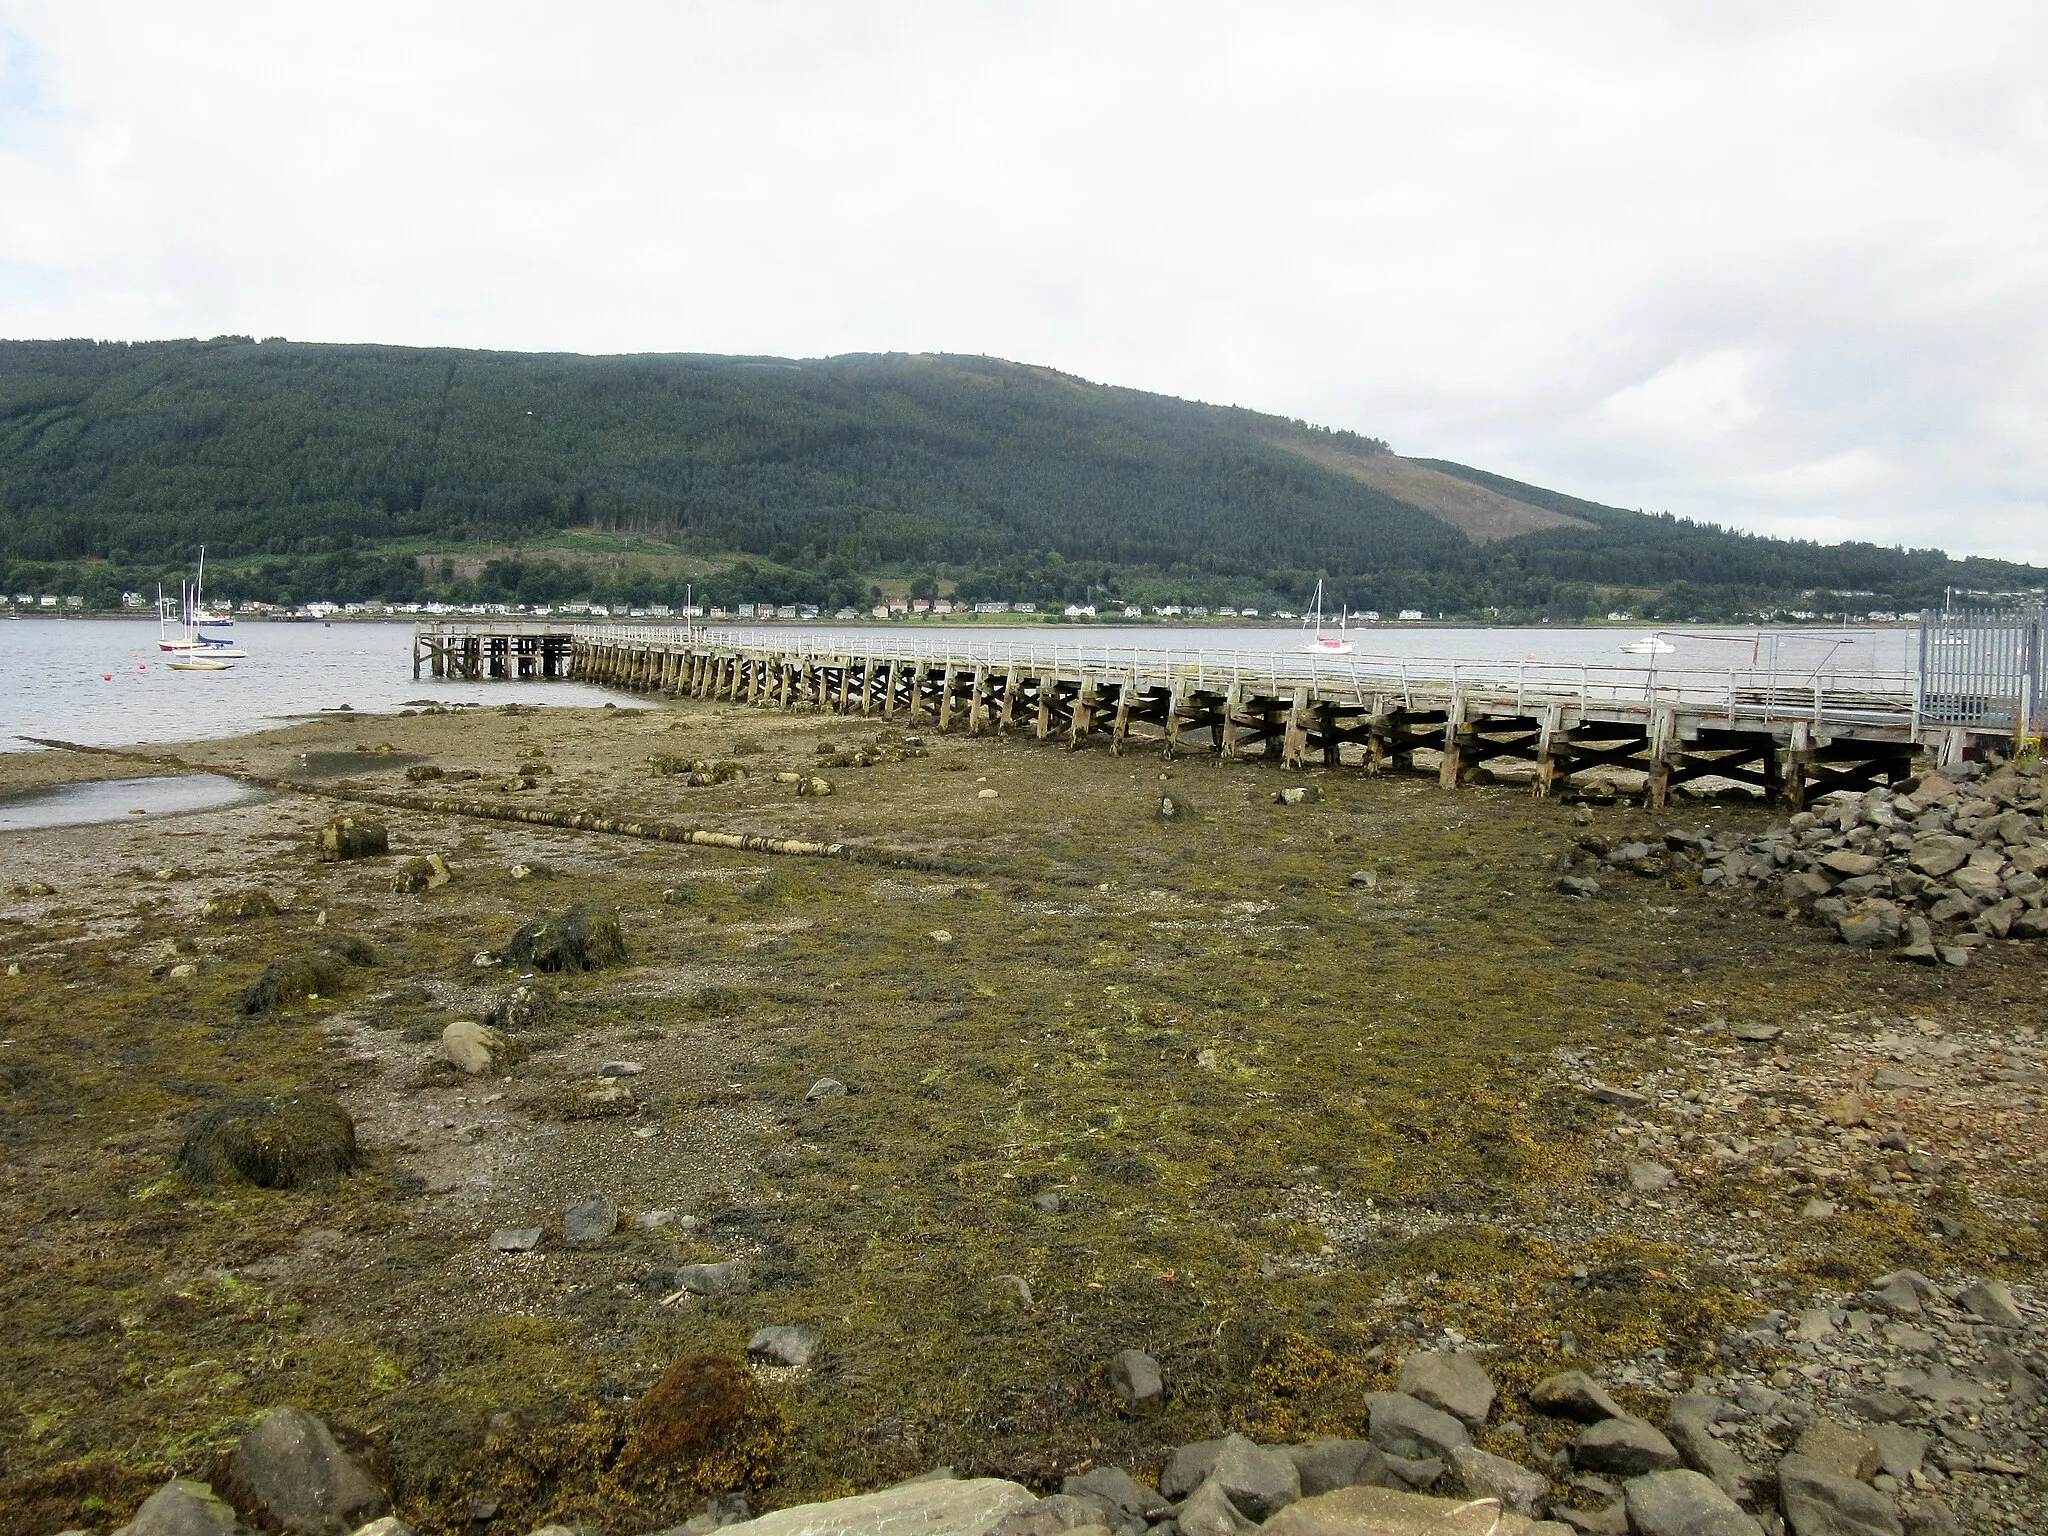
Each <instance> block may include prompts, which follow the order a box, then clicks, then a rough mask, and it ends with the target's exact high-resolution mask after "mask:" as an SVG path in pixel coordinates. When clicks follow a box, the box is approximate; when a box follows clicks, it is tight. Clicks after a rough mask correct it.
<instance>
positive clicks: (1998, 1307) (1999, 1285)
mask: <svg viewBox="0 0 2048 1536" xmlns="http://www.w3.org/2000/svg"><path fill="white" fill-rule="evenodd" d="M1956 1305H1957V1306H1959V1307H1962V1308H1964V1309H1965V1310H1966V1311H1968V1312H1969V1313H1970V1314H1971V1315H1972V1316H1973V1317H1979V1318H1982V1319H1983V1320H1984V1321H1985V1322H1987V1323H1990V1324H1992V1325H1993V1326H1995V1327H1999V1328H2019V1327H2023V1326H2025V1324H2026V1319H2025V1318H2024V1317H2022V1316H2021V1315H2020V1309H2019V1305H2018V1303H2017V1302H2015V1301H2014V1300H2013V1296H2012V1288H2011V1287H2010V1286H2008V1285H2007V1284H2006V1283H2005V1282H2004V1281H2003V1280H1979V1281H1977V1282H1976V1283H1975V1284H1974V1285H1969V1286H1965V1287H1964V1288H1963V1289H1962V1290H1961V1291H1960V1292H1959V1293H1957V1295H1956Z"/></svg>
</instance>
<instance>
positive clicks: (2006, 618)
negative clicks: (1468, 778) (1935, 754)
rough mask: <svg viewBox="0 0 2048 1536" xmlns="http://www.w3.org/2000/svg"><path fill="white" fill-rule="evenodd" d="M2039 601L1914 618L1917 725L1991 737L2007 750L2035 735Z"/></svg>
mask: <svg viewBox="0 0 2048 1536" xmlns="http://www.w3.org/2000/svg"><path fill="white" fill-rule="evenodd" d="M2043 630H2044V610H2043V607H2042V605H2041V604H2040V603H2028V604H2025V605H2023V606H2021V607H2018V608H1952V609H1949V610H1946V611H1944V612H1941V613H1936V612H1935V611H1934V610H1933V609H1931V608H1930V609H1927V610H1925V611H1923V612H1922V613H1921V615H1920V694H1919V711H1920V719H1921V721H1922V722H1923V723H1925V724H1928V725H1952V726H1960V727H1963V728H1965V729H1969V730H1976V731H1998V732H2001V733H2004V734H2008V735H2010V736H2011V737H2012V738H2013V741H2014V745H2015V746H2021V745H2024V744H2025V742H2026V740H2027V739H2029V738H2032V739H2035V740H2038V739H2039V738H2040V736H2041V730H2042V710H2043V702H2042V681H2043V668H2044V662H2048V645H2044V634H2043Z"/></svg>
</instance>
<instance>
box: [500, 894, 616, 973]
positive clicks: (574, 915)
mask: <svg viewBox="0 0 2048 1536" xmlns="http://www.w3.org/2000/svg"><path fill="white" fill-rule="evenodd" d="M506 954H507V956H508V957H509V958H510V959H511V960H512V961H513V962H514V963H515V964H518V965H523V966H531V967H532V968H533V969H534V970H536V971H596V970H602V969H603V968H604V967H606V966H609V965H621V964H623V963H624V962H625V960H626V939H625V935H624V934H623V933H622V932H621V931H620V928H619V915H618V913H616V912H612V911H608V910H606V909H604V908H601V907H592V906H590V905H589V904H588V903H584V902H579V903H577V904H576V905H575V906H573V907H571V908H570V909H569V910H568V911H566V912H561V913H557V914H556V915H554V916H552V917H539V918H535V919H534V920H533V921H532V922H530V923H528V924H526V925H525V926H524V927H522V928H521V929H520V930H519V931H518V932H517V933H515V934H513V935H512V942H511V944H510V945H509V946H507V948H506Z"/></svg>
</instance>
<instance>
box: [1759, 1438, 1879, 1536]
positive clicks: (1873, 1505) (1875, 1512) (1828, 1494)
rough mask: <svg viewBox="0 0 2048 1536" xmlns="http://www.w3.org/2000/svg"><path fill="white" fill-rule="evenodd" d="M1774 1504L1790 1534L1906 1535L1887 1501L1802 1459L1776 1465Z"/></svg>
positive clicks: (1803, 1535)
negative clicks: (1782, 1514)
mask: <svg viewBox="0 0 2048 1536" xmlns="http://www.w3.org/2000/svg"><path fill="white" fill-rule="evenodd" d="M1778 1505H1779V1508H1781V1509H1782V1510H1783V1511H1784V1512H1785V1524H1786V1525H1787V1526H1788V1527H1790V1529H1791V1532H1792V1536H1905V1533H1904V1529H1903V1528H1902V1527H1901V1526H1900V1524H1899V1516H1898V1511H1897V1510H1896V1509H1895V1508H1894V1507H1893V1504H1892V1501H1891V1500H1890V1499H1888V1498H1886V1497H1885V1496H1884V1495H1883V1494H1881V1493H1879V1492H1878V1491H1877V1490H1876V1489H1875V1488H1872V1487H1870V1486H1869V1485H1867V1484H1865V1483H1860V1482H1858V1481H1857V1480H1856V1479H1855V1478H1853V1477H1843V1476H1841V1475H1840V1474H1838V1473H1834V1472H1830V1471H1829V1470H1828V1469H1827V1468H1826V1467H1823V1466H1821V1465H1820V1464H1819V1463H1818V1462H1815V1461H1809V1460H1808V1459H1807V1458H1806V1457H1804V1456H1787V1457H1786V1458H1785V1459H1784V1460H1783V1461H1781V1462H1779V1463H1778Z"/></svg>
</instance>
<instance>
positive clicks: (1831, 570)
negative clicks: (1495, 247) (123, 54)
mask: <svg viewBox="0 0 2048 1536" xmlns="http://www.w3.org/2000/svg"><path fill="white" fill-rule="evenodd" d="M576 530H604V531H607V532H610V533H615V534H622V535H635V536H638V541H637V542H635V543H634V544H633V547H635V548H638V549H643V550H644V549H648V548H654V549H669V550H672V551H673V552H674V553H675V555H676V557H677V559H676V563H675V568H674V570H672V571H671V570H667V569H666V568H664V567H663V566H662V565H661V563H660V562H659V561H658V560H657V561H654V562H652V563H650V562H648V561H645V560H643V561H640V562H639V563H638V564H637V565H636V566H635V567H634V573H633V575H632V577H631V579H632V581H634V582H635V583H637V584H638V587H639V589H640V590H641V591H642V592H644V593H645V594H646V595H650V596H655V595H659V596H667V595H669V593H668V591H667V587H666V585H665V583H670V582H673V581H678V580H681V579H682V578H683V576H684V575H686V574H694V576H695V578H696V580H697V584H698V588H699V591H700V592H706V591H708V593H709V595H710V596H711V597H712V598H713V599H714V600H717V599H719V598H720V597H721V596H731V597H735V598H739V597H756V598H763V597H773V598H776V599H777V600H783V601H790V600H798V599H801V598H804V597H809V598H810V599H811V600H815V601H821V602H828V603H834V604H837V603H840V602H852V601H860V600H863V599H865V598H866V597H867V596H868V595H870V594H871V593H872V591H873V590H874V587H875V586H876V585H877V584H879V583H886V582H891V581H894V582H897V583H900V582H901V580H902V578H903V577H905V576H906V575H912V576H920V577H922V579H923V580H925V581H926V582H928V583H929V582H933V581H936V582H939V583H941V584H943V585H944V586H946V587H948V588H950V589H956V590H958V591H959V592H960V593H961V594H962V595H965V596H983V595H986V596H1002V597H1007V598H1033V599H1044V598H1063V599H1072V598H1078V597H1084V596H1088V595H1090V594H1093V595H1095V596H1096V597H1097V598H1098V599H1099V598H1101V597H1104V596H1107V595H1110V594H1119V595H1126V596H1131V597H1138V598H1149V599H1151V600H1155V601H1156V600H1160V599H1163V598H1168V597H1179V598H1183V599H1185V600H1189V601H1204V600H1207V601H1211V602H1228V601H1235V602H1237V603H1240V604H1243V603H1252V602H1264V603H1266V604H1272V603H1275V602H1278V601H1282V600H1299V598H1300V597H1301V596H1303V595H1304V593H1305V592H1306V591H1307V589H1308V588H1310V587H1312V586H1313V584H1314V580H1315V577H1316V575H1317V574H1318V573H1322V574H1326V575H1327V576H1328V577H1329V579H1330V589H1331V601H1332V603H1333V604H1334V603H1337V602H1349V603H1350V604H1351V605H1352V606H1353V607H1358V608H1379V609H1381V610H1395V609H1399V608H1404V607H1414V608H1421V609H1424V610H1426V611H1429V612H1431V613H1435V612H1439V611H1441V612H1448V613H1454V614H1459V613H1463V614H1469V613H1477V612H1482V611H1485V610H1489V609H1494V610H1500V611H1502V612H1504V613H1532V612H1535V611H1538V610H1542V611H1545V612H1549V613H1552V614H1562V615H1564V616H1576V615H1577V614H1579V613H1583V612H1585V611H1588V610H1589V609H1594V608H1601V607H1604V606H1608V605H1611V604H1614V603H1622V604H1624V605H1630V606H1633V607H1634V608H1635V610H1636V611H1639V612H1645V613H1649V612H1658V611H1665V612H1669V613H1671V614H1672V615H1674V616H1680V617H1685V616H1691V614H1692V613H1695V612H1697V613H1700V614H1702V615H1715V614H1720V613H1727V612H1734V611H1739V610H1741V609H1744V608H1750V607H1755V606H1758V605H1762V604H1778V605H1790V606H1799V605H1800V603H1801V602H1802V601H1806V602H1807V605H1808V606H1812V600H1803V599H1801V597H1800V594H1802V593H1813V592H1815V591H1820V592H1823V593H1824V592H1826V591H1829V590H1838V591H1844V592H1848V593H1853V594H1857V595H1856V596H1855V598H1854V600H1853V604H1851V606H1854V607H1856V608H1857V609H1859V610H1861V609H1868V608H1883V607H1895V608H1904V607H1917V606H1919V605H1920V604H1921V603H1923V602H1926V601H1930V600H1934V599H1937V598H1938V596H1939V593H1940V591H1941V588H1942V587H1943V586H1944V585H1946V584H1952V583H1953V584H1964V585H1973V586H1977V587H1986V586H1989V587H2009V586H2016V585H2027V586H2031V585H2038V584H2039V583H2040V582H2041V581H2042V580H2043V579H2044V576H2048V573H2044V572H2042V571H2038V570H2034V569H2031V568H2027V567H2018V566H2007V565H2001V564H1998V563H1996V562H1986V561H1968V562H1955V561H1950V560H1949V559H1947V558H1946V557H1945V556H1943V555H1941V554H1940V553H1939V552H1918V553H1906V552H1899V551H1893V550H1884V549H1878V548H1875V547H1872V546H1860V545H1849V546H1834V547H1821V546H1816V545H1811V544H1799V543H1788V542H1783V541H1775V540H1766V539H1756V538H1750V537H1746V536H1741V535H1736V534H1731V533H1727V532H1724V531H1721V530H1719V529H1715V528H1711V527H1706V526H1702V525H1697V524H1693V523H1689V522H1686V521H1683V520H1679V519H1673V518H1670V517H1665V516H1644V515H1642V514H1639V513H1634V512H1625V511H1621V510H1618V509H1615V508H1609V507H1600V506H1596V505H1593V504H1591V503H1586V502H1581V501H1577V500H1575V499H1573V498H1570V497H1566V496H1561V495H1558V494H1557V493H1555V492H1549V491H1544V490H1541V489H1540V488H1537V487H1533V486H1525V485H1520V484H1518V483H1516V482H1513V481H1509V480H1504V479H1501V478H1500V477H1497V476H1492V475H1488V474H1485V473H1484V472H1482V471H1478V470H1473V469H1468V468H1465V467H1464V466H1461V465H1456V464H1449V463H1438V462H1433V461H1432V462H1424V461H1419V460H1412V459H1403V458H1400V457H1398V456H1396V455H1394V454H1392V453H1390V452H1388V451H1387V449H1386V445H1385V444H1383V443H1380V442H1377V441H1376V440H1374V439H1371V438H1366V437H1361V436H1358V435H1356V434H1353V433H1349V432H1334V431H1329V430H1326V429H1322V428H1315V427H1310V426H1308V425H1307V424H1306V423H1302V422H1297V421H1289V420H1286V419H1284V418H1281V417H1274V416H1266V415H1261V414H1259V413H1257V412H1253V411H1248V410H1241V409H1237V408H1226V407H1219V406H1211V405H1203V404H1198V403H1193V402H1189V401H1184V400H1177V399H1171V398H1168V397H1165V396H1160V395H1151V394H1145V393H1142V392H1139V391H1135V390H1126V389H1118V388H1112V387H1107V386H1103V385H1098V384H1092V383H1088V382H1086V381H1084V380H1081V379H1077V378H1074V377H1071V376H1069V375H1066V374H1061V373H1058V372H1055V371H1053V370H1050V369H1046V368H1037V367H1029V366H1024V365H1020V364H1015V363H1007V362H1002V361H998V360H994V359H988V358H977V357H953V356H903V355H897V354H890V355H880V356H875V355H862V356H848V357H838V358H826V359H819V360H807V361H800V362H799V361H791V360H787V359H781V358H741V357H716V356H695V355H679V356H627V357H581V356H573V355H557V354H549V355H524V354H515V353H493V352H466V351H453V350H446V349H421V348H404V347H383V346H330V345H312V344H303V343H295V342H286V341H265V342H262V343H257V342H253V341H250V340H248V339H246V338H221V339H217V340H214V341H208V342H156V343H144V344H132V345H130V344H120V343H93V342H8V343H0V585H5V586H6V587H7V589H8V590H10V591H21V590H28V589H30V588H32V587H34V586H35V585H37V584H38V583H40V584H42V586H43V587H44V589H48V588H49V587H50V586H51V584H53V583H61V582H64V581H70V582H73V583H78V584H97V585H98V586H100V587H103V588H104V587H109V586H120V585H129V584H133V585H141V584H143V583H144V582H146V581H148V580H150V579H153V577H154V575H155V574H156V573H158V572H159V571H160V570H162V569H165V568H169V567H174V566H176V565H178V564H180V563H182V562H184V561H186V560H188V559H189V558H190V556H191V554H192V552H193V551H194V549H195V548H196V547H197V546H198V545H199V544H201V543H204V544H205V545H206V546H207V548H208V551H209V557H210V559H211V560H212V561H214V562H216V563H217V565H218V569H219V571H220V575H219V578H218V579H219V581H220V583H221V585H222V586H223V587H224V588H225V589H226V590H228V591H229V592H231V593H234V592H236V591H237V590H238V589H239V591H240V592H241V593H242V594H243V595H256V596H266V595H268V596H280V595H281V596H288V597H298V598H301V599H303V598H307V597H314V596H334V597H362V596H378V595H382V596H390V597H420V596H432V595H436V592H437V588H440V589H453V588H460V589H461V590H460V591H459V592H458V591H453V590H446V595H454V596H465V595H470V596H487V597H488V596H530V595H535V594H538V595H544V596H566V595H573V594H572V592H571V591H570V590H567V589H571V588H576V587H578V586H579V585H581V586H585V587H593V588H595V589H596V590H597V595H600V596H601V595H604V594H603V588H604V585H605V584H606V583H608V582H609V583H617V582H620V581H623V580H625V579H626V578H625V577H623V576H621V575H620V574H619V573H618V570H617V569H610V570H608V569H607V568H605V567H603V566H602V565H599V564H594V563H588V562H586V563H584V564H581V565H579V564H577V563H576V561H575V560H574V559H573V558H569V559H566V561H564V560H558V559H556V558H555V556H554V555H553V554H552V553H551V552H554V551H560V550H562V549H564V548H565V547H566V546H567V545H568V544H572V543H573V542H574V541H573V540H568V539H565V537H564V535H565V534H569V533H573V532H575V531H576ZM462 549H488V550H493V551H497V552H500V553H501V555H503V554H506V553H507V552H509V557H508V558H499V559H497V560H494V561H493V562H491V564H490V565H489V566H488V567H487V568H486V569H482V570H463V569H462V568H461V567H459V566H458V564H457V563H456V562H455V561H452V560H450V561H447V562H445V563H444V562H443V561H441V560H439V559H436V558H431V557H430V558H421V556H422V554H423V553H425V554H428V555H430V556H432V555H439V554H442V553H445V552H449V551H460V550H462ZM458 572H459V574H458ZM529 587H531V588H533V589H534V592H533V593H529V592H528V590H527V589H528V588H529ZM542 587H547V588H552V589H553V590H549V591H546V592H540V591H539V589H540V588H542ZM725 587H731V588H732V589H733V590H732V591H731V592H730V593H724V592H722V589H723V588H725ZM1863 594H1870V595H1868V596H1865V595H1863ZM1837 606H1840V605H1839V604H1838V605H1837Z"/></svg>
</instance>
